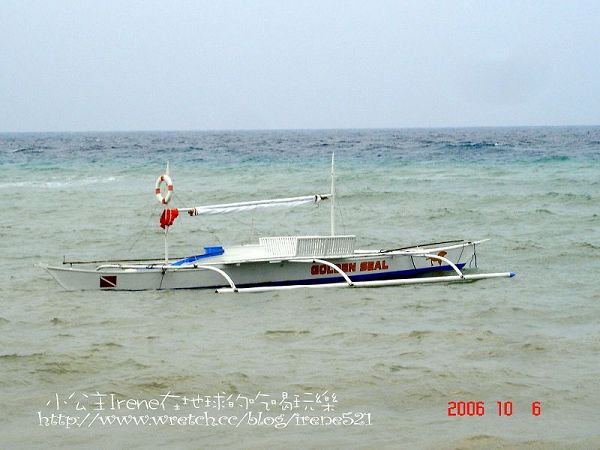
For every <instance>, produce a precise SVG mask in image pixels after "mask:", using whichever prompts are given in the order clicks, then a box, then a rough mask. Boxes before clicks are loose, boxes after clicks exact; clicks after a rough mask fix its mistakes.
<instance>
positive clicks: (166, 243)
mask: <svg viewBox="0 0 600 450" xmlns="http://www.w3.org/2000/svg"><path fill="white" fill-rule="evenodd" d="M165 174H166V175H167V176H168V177H170V176H171V174H170V173H169V161H167V168H166V169H165ZM167 208H168V205H167V204H166V203H165V206H164V208H163V211H164V210H166V209H167ZM168 233H169V227H165V265H167V264H169V243H168V241H167V234H168Z"/></svg>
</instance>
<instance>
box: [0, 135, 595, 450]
mask: <svg viewBox="0 0 600 450" xmlns="http://www.w3.org/2000/svg"><path fill="white" fill-rule="evenodd" d="M332 152H335V157H336V163H337V165H336V170H337V188H338V203H337V206H338V208H337V214H336V220H337V224H338V231H339V232H340V233H344V234H346V233H348V234H356V235H357V237H358V242H359V244H360V246H361V247H365V248H369V247H376V248H377V247H381V248H385V247H401V246H407V245H411V244H416V243H424V242H431V241H442V240H446V239H456V238H466V239H483V238H490V239H491V240H490V241H489V242H486V243H485V244H483V245H481V246H480V247H479V249H478V263H479V268H480V269H481V270H484V271H490V272H501V271H515V272H517V276H516V277H515V278H512V279H495V280H484V281H479V282H476V283H469V284H460V285H442V284H440V285H421V286H405V287H388V288H380V289H356V290H350V289H348V290H345V289H340V290H295V291H287V292H286V291H283V292H272V293H261V294H237V295H217V294H214V293H212V292H208V291H198V290H182V291H147V292H66V291H64V290H62V288H60V286H59V285H58V284H56V283H55V282H54V280H53V279H51V277H50V276H49V275H48V274H47V273H45V272H44V271H43V270H41V269H39V268H38V267H35V264H36V263H39V262H46V263H60V262H61V261H62V259H63V257H65V256H66V257H67V258H78V259H86V258H90V259H109V258H114V257H119V258H123V257H153V256H157V255H161V252H162V249H163V240H162V234H161V229H160V228H159V226H158V216H159V214H160V211H161V206H160V205H158V203H157V202H156V200H155V198H154V194H153V190H154V182H155V180H156V177H157V176H158V175H160V173H162V171H163V170H164V166H165V163H166V162H167V161H169V163H170V167H171V175H172V178H173V181H174V184H175V195H174V205H176V206H180V207H183V206H197V205H203V204H211V203H220V202H229V201H242V200H253V199H262V198H270V197H278V196H296V195H305V194H312V193H317V192H320V193H323V192H326V191H328V190H329V161H330V158H331V154H332ZM0 165H1V168H2V174H3V177H2V180H0V199H1V200H0V202H1V204H2V206H3V208H2V210H3V214H2V227H1V228H0V233H1V240H0V242H1V244H0V246H1V253H2V258H1V259H0V269H1V271H2V278H1V281H0V298H1V300H0V343H1V346H0V436H1V437H0V447H1V448H10V449H19V448H23V449H29V448H78V449H79V448H132V449H136V448H140V449H146V448H186V449H187V448H191V449H194V448H257V449H259V448H261V449H262V448H373V449H375V448H377V449H380V448H389V449H402V448H406V449H458V448H460V449H473V448H486V449H489V448H494V449H507V448H508V449H523V448H525V449H555V448H571V449H592V448H600V431H599V430H600V427H599V424H600V292H599V290H598V274H599V273H600V231H599V228H600V128H598V127H577V128H490V129H485V128H478V129H431V130H321V131H318V130H314V131H245V132H238V131H231V132H161V133H159V132H156V133H72V134H71V133H56V134H2V135H0ZM182 219H183V220H178V221H177V222H176V224H175V226H174V227H172V229H171V231H170V252H171V254H172V255H182V256H183V255H190V254H195V253H197V252H198V250H199V249H200V248H201V247H202V246H204V245H227V244H232V243H246V242H254V241H255V240H257V238H258V237H259V236H262V235H286V234H327V233H328V231H329V209H328V208H327V207H319V208H311V207H306V208H297V209H294V210H285V211H272V212H264V213H260V214H258V213H254V214H251V213H247V214H239V215H228V216H223V217H214V218H208V219H199V218H187V217H184V218H182ZM168 393H171V395H180V396H181V397H180V398H179V400H176V399H175V400H174V399H172V398H170V399H169V402H167V405H168V411H166V412H163V411H162V410H158V411H155V410H151V411H147V410H144V409H143V408H141V409H140V407H136V408H134V409H131V410H109V409H107V408H106V407H102V408H100V407H99V406H98V403H97V402H98V399H100V398H104V399H105V400H106V401H108V399H109V398H110V395H111V394H112V395H113V398H116V399H121V400H127V399H138V400H144V399H145V400H146V401H150V400H151V399H153V398H156V399H161V398H164V397H161V396H163V395H166V394H168ZM316 394H319V398H318V400H319V401H317V396H316ZM101 395H106V397H100V396H101ZM219 395H223V396H225V397H227V398H229V399H230V400H229V401H230V402H234V403H235V404H234V405H233V406H229V405H224V406H223V408H216V407H215V406H214V404H212V403H202V404H201V405H199V406H201V407H198V408H196V407H195V406H198V404H196V405H195V406H190V404H186V405H183V406H182V407H181V409H177V408H176V407H175V404H177V401H180V400H181V398H182V397H183V396H186V397H189V398H193V397H196V396H199V397H201V398H204V397H205V396H208V397H210V399H211V400H214V398H215V396H219ZM285 395H287V396H288V399H296V400H297V404H294V405H293V408H292V409H291V410H290V409H288V410H283V409H282V406H281V405H282V404H283V403H282V402H281V400H284V397H285ZM229 396H232V397H229ZM245 398H246V399H253V402H254V403H253V404H249V403H246V404H243V403H244V402H249V400H248V401H246V400H244V399H245ZM325 398H327V399H328V400H327V401H326V400H324V399H325ZM333 399H335V400H336V402H333ZM272 401H273V402H275V403H276V404H275V405H274V404H273V403H271V402H272ZM449 402H465V403H462V406H463V407H466V408H468V403H467V402H485V403H484V408H485V409H484V414H483V415H481V416H477V415H471V416H469V415H468V414H465V415H462V416H449V415H448V412H449V411H448V409H449ZM496 402H503V403H502V404H503V405H506V403H505V402H512V403H511V404H512V414H511V415H507V411H504V412H505V414H504V415H502V416H499V415H498V407H497V403H496ZM533 402H540V404H541V409H540V412H539V415H534V414H532V412H537V411H536V410H535V409H533V410H532V403H533ZM326 405H330V406H328V407H327V406H326ZM471 405H473V404H471ZM105 406H106V405H105ZM311 408H312V410H311ZM327 408H329V410H327V411H326V409H327ZM458 408H460V406H459V407H458ZM331 409H333V410H331ZM457 411H459V412H460V410H457ZM205 412H206V413H207V414H210V415H213V416H220V415H224V416H227V417H231V416H234V415H237V416H244V415H247V413H251V414H250V416H251V417H256V415H258V414H259V413H262V416H261V417H262V419H264V418H265V417H273V418H276V416H278V415H279V414H284V415H285V417H286V418H287V417H291V415H292V414H297V416H295V417H296V419H292V422H291V424H290V425H289V426H287V427H275V426H273V423H275V422H270V424H269V423H267V422H268V421H265V420H263V422H262V424H261V425H258V424H257V423H253V422H252V420H246V422H244V423H241V424H240V425H239V426H237V427H236V426H233V425H220V426H213V425H210V426H206V425H189V424H187V425H177V424H175V425H166V424H164V425H158V426H153V425H135V424H129V425H114V424H113V425H108V424H103V423H102V422H101V421H100V419H98V420H96V421H95V422H94V423H90V422H91V420H92V418H93V417H95V416H96V414H101V415H103V416H107V415H110V414H116V415H120V416H125V415H128V414H131V415H134V416H140V415H148V416H152V417H158V416H159V415H162V414H166V413H168V414H170V415H187V414H188V413H190V414H191V413H193V414H196V415H198V416H200V415H201V414H203V413H205ZM348 412H352V413H362V414H363V418H365V417H368V418H369V422H370V424H368V425H362V426H360V425H347V426H346V425H334V424H330V425H300V424H295V423H294V422H293V420H297V417H298V416H306V415H310V416H313V415H314V416H318V415H327V416H329V417H334V416H336V415H339V416H342V415H343V414H344V413H348ZM471 412H473V410H471ZM53 413H54V414H56V415H57V414H65V417H66V416H67V415H68V416H69V417H75V416H77V417H79V419H78V420H79V422H78V424H77V425H71V426H69V427H68V428H67V426H65V425H64V424H62V425H61V424H55V425H52V424H50V422H49V421H50V419H47V418H50V417H51V414H53ZM88 413H90V414H91V415H90V416H89V419H86V421H85V422H83V420H84V419H83V418H84V417H85V416H86V414H88ZM246 417H248V416H246ZM343 417H348V416H343ZM63 420H66V419H64V417H63ZM272 420H277V419H272ZM57 421H58V418H57ZM251 422H252V423H251Z"/></svg>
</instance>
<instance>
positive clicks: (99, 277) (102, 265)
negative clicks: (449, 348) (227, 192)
mask: <svg viewBox="0 0 600 450" xmlns="http://www.w3.org/2000/svg"><path fill="white" fill-rule="evenodd" d="M163 183H165V184H166V191H165V195H164V196H163V194H162V190H161V186H162V184H163ZM155 193H156V196H157V198H158V200H159V202H160V203H161V204H163V205H164V210H163V212H162V215H161V218H160V224H161V227H162V228H164V235H165V254H164V258H161V259H155V260H119V261H111V262H109V261H63V265H62V267H53V266H45V265H42V267H43V268H45V269H46V270H47V271H48V272H49V273H50V274H51V275H52V276H53V277H54V278H55V279H56V280H57V281H58V283H59V284H60V285H61V286H62V287H64V288H65V289H67V290H128V291H137V290H154V289H214V290H216V292H240V291H244V292H261V291H269V290H278V289H295V288H316V287H354V288H356V287H378V286H391V285H403V284H416V283H437V282H464V281H472V280H480V279H484V278H500V277H513V276H514V275H515V274H514V273H513V272H501V273H474V274H465V273H463V269H464V268H465V267H476V266H477V253H476V246H477V245H478V244H480V243H481V242H484V240H480V241H466V240H460V241H449V242H438V243H432V244H426V245H415V246H411V247H404V248H395V249H383V250H380V249H378V250H361V249H357V248H356V247H355V246H356V237H355V236H353V235H344V236H340V235H336V234H335V210H334V208H335V172H334V158H333V156H332V161H331V192H330V193H329V194H315V195H309V196H303V197H291V198H281V199H272V200H260V201H250V202H238V203H227V204H220V205H210V206H199V207H191V208H178V209H177V208H168V206H167V204H168V203H169V201H170V200H171V197H172V195H173V183H172V181H171V178H170V177H169V169H168V165H167V171H166V173H165V174H164V175H161V176H160V177H159V178H158V180H157V182H156V187H155ZM325 200H328V201H330V202H331V235H330V236H277V237H263V238H260V239H259V241H258V243H255V244H246V245H237V246H231V247H226V248H224V247H220V246H218V247H217V246H213V247H205V248H204V252H203V253H202V254H198V255H194V256H189V257H186V258H177V259H170V258H169V255H168V242H167V236H168V230H169V227H170V226H171V225H173V222H174V220H175V219H176V218H177V217H178V216H179V213H183V212H187V213H188V214H189V215H190V216H204V215H212V214H225V213H234V212H241V211H250V210H255V209H261V208H277V207H295V206H300V205H305V204H319V203H320V202H322V201H325ZM447 272H450V273H452V274H451V275H444V273H447Z"/></svg>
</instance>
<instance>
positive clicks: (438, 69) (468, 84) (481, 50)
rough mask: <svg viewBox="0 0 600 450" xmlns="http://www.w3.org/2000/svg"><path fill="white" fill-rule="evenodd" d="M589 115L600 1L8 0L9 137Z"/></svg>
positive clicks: (594, 112)
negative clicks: (26, 133)
mask: <svg viewBox="0 0 600 450" xmlns="http://www.w3.org/2000/svg"><path fill="white" fill-rule="evenodd" d="M576 124H589V125H597V124H600V2H597V1H589V2H585V1H539V2H536V1H524V0H523V1H516V2H510V1H496V2H494V1H483V0H482V1H436V2H434V1H424V0H418V1H401V0H397V1H389V2H386V1H371V0H369V1H367V0H361V1H342V0H340V1H333V0H332V1H327V0H318V1H307V0H296V1H282V0H276V1H259V0H256V1H251V0H247V1H241V0H239V1H235V0H233V1H221V0H219V1H217V0H214V1H210V2H204V1H139V2H137V1H121V0H100V1H79V0H78V1H51V0H45V1H23V0H16V1H8V0H0V131H94V130H98V131H99V130H207V129H264V128H275V129H277V128H371V127H377V128H379V127H445V126H487V125H492V126H493V125H576Z"/></svg>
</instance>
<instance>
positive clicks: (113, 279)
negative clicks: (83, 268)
mask: <svg viewBox="0 0 600 450" xmlns="http://www.w3.org/2000/svg"><path fill="white" fill-rule="evenodd" d="M100 287H101V288H115V287H117V276H116V275H100Z"/></svg>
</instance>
